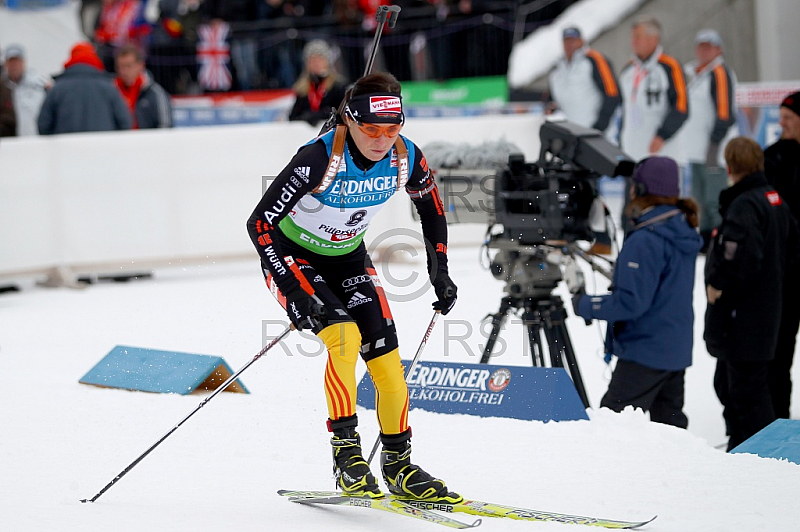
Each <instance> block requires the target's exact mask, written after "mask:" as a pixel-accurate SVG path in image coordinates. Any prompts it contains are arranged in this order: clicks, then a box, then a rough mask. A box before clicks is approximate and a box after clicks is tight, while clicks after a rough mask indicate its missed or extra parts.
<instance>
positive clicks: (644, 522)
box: [628, 515, 658, 530]
mask: <svg viewBox="0 0 800 532" xmlns="http://www.w3.org/2000/svg"><path fill="white" fill-rule="evenodd" d="M656 517H658V516H657V515H654V516H653V517H651V518H650V519H648V520H647V521H642V522H641V523H636V524H635V525H633V526H629V527H628V530H634V529H637V528H642V527H643V526H645V525H648V524H650V523H652V522H653V521H655V520H656Z"/></svg>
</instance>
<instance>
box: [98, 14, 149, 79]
mask: <svg viewBox="0 0 800 532" xmlns="http://www.w3.org/2000/svg"><path fill="white" fill-rule="evenodd" d="M143 10H144V3H143V2H142V0H103V7H102V8H101V10H100V18H99V19H98V20H97V28H96V29H95V31H94V36H93V38H92V40H93V41H94V43H95V44H96V45H97V48H98V51H99V52H98V53H99V56H100V58H101V60H102V63H103V66H104V68H105V70H106V71H108V72H113V71H114V56H115V55H116V54H115V52H116V49H117V48H119V47H120V46H122V45H124V44H127V43H129V42H136V43H140V44H141V42H142V40H143V39H144V37H145V36H146V35H147V33H148V32H149V30H150V28H149V25H148V24H147V23H146V22H145V20H144V12H143Z"/></svg>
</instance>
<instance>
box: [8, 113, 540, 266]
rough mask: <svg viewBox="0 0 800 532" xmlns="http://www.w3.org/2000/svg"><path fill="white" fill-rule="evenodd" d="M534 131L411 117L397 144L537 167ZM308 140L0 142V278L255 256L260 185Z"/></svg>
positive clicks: (286, 135) (295, 127) (492, 121)
mask: <svg viewBox="0 0 800 532" xmlns="http://www.w3.org/2000/svg"><path fill="white" fill-rule="evenodd" d="M540 124H541V118H539V117H534V116H529V115H519V116H495V117H476V118H453V119H430V120H422V119H419V120H413V121H411V122H410V123H409V124H408V125H407V126H406V128H405V130H404V134H406V135H407V136H409V137H410V138H412V139H413V140H414V141H415V142H416V143H417V144H418V145H420V146H422V147H424V146H425V145H426V143H430V142H433V141H451V142H469V143H474V144H479V143H481V142H483V141H486V140H497V139H499V138H501V137H505V139H506V140H508V141H511V142H514V143H515V144H517V145H518V146H519V147H520V148H521V149H523V151H524V152H525V155H526V157H527V158H528V159H535V158H537V157H538V150H539V140H538V132H539V126H540ZM316 133H317V130H316V128H312V127H310V126H308V125H307V124H305V123H296V122H292V123H285V122H284V123H272V124H257V125H243V126H216V127H209V128H183V129H173V130H154V131H130V132H115V133H91V134H89V133H87V134H72V135H59V136H54V137H38V138H19V139H17V138H9V139H6V138H4V139H3V140H2V142H0V226H1V227H2V231H0V276H6V277H7V276H11V275H26V274H31V273H37V272H42V271H44V270H46V269H47V268H50V267H52V266H55V265H67V266H70V267H72V269H73V270H74V271H76V272H87V273H90V272H98V271H103V272H118V271H126V270H127V271H130V270H142V269H144V268H148V267H152V266H154V265H157V264H164V263H166V262H173V263H174V262H177V261H190V260H196V259H200V260H207V259H215V258H224V257H233V256H247V255H252V256H253V257H254V258H255V256H256V255H255V250H254V249H253V246H252V244H251V242H250V239H249V238H248V235H247V231H246V229H245V223H246V221H247V218H248V217H249V215H250V213H251V212H252V210H253V208H254V207H255V205H256V203H257V202H258V199H259V197H260V196H261V192H262V190H261V187H262V177H261V176H269V175H275V174H277V173H278V172H279V171H280V170H281V169H282V168H283V166H284V165H285V164H286V163H287V162H288V160H289V159H290V157H291V156H292V155H293V154H294V153H295V151H296V150H297V148H298V147H299V146H300V145H302V144H303V143H304V142H306V141H307V140H308V139H310V138H312V137H313V136H314V135H316ZM410 213H411V211H410V208H409V201H408V200H407V199H406V198H403V197H401V198H399V199H394V200H393V201H391V202H389V204H388V205H387V207H386V208H385V209H384V211H382V212H381V213H380V214H379V216H378V217H376V219H375V220H374V222H373V225H372V227H371V229H370V232H369V233H368V234H367V236H368V237H369V236H370V235H371V234H376V233H380V232H383V231H385V230H386V229H390V228H397V227H408V228H413V229H416V228H417V227H418V223H417V222H414V221H413V220H412V218H411V214H410ZM456 233H457V231H456Z"/></svg>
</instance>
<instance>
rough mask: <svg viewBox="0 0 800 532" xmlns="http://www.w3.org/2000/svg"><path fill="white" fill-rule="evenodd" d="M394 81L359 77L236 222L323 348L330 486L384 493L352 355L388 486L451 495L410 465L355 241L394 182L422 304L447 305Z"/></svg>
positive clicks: (437, 210) (403, 410) (364, 256)
mask: <svg viewBox="0 0 800 532" xmlns="http://www.w3.org/2000/svg"><path fill="white" fill-rule="evenodd" d="M400 89H401V87H400V83H398V81H397V80H396V79H395V78H394V76H392V75H391V74H388V73H383V72H379V73H374V74H369V75H367V76H364V77H362V78H361V79H359V80H358V81H357V82H356V83H355V85H354V86H353V88H352V90H351V92H350V93H349V96H348V97H347V101H346V104H345V105H344V107H343V109H342V113H341V116H338V117H337V118H338V120H337V122H338V123H337V125H336V127H334V128H333V129H330V130H328V131H327V132H325V133H323V134H321V135H320V136H318V137H317V138H315V139H313V140H311V141H310V142H308V143H307V144H306V145H304V146H303V147H301V148H300V149H299V150H298V152H297V153H296V154H295V156H294V157H293V158H292V160H291V161H290V162H289V164H288V165H286V167H285V168H284V169H283V170H282V171H281V172H280V173H279V174H278V176H277V177H276V178H275V179H274V180H273V181H272V183H271V184H270V186H269V187H268V188H267V190H266V192H265V193H264V196H263V197H262V198H261V201H259V203H258V205H257V206H256V208H255V210H254V211H253V213H252V215H251V216H250V218H249V220H248V222H247V229H248V233H249V234H250V238H251V240H252V241H253V244H254V245H255V247H256V249H257V250H258V253H259V255H260V257H261V263H262V267H263V271H264V274H265V276H266V278H267V285H268V287H269V289H270V290H271V291H272V293H273V294H274V295H275V296H276V298H277V299H278V301H279V302H280V303H281V305H282V306H283V307H284V309H285V310H286V312H287V314H288V315H289V318H290V319H291V321H292V323H293V324H294V326H295V327H296V328H297V329H311V330H312V331H313V332H314V333H315V334H316V335H317V336H318V337H319V338H320V339H321V340H322V342H323V343H324V344H325V346H326V347H327V349H328V362H327V365H326V368H325V378H324V388H325V397H326V400H327V406H328V430H329V431H330V432H332V433H333V437H332V438H331V446H332V450H333V472H334V477H335V479H336V484H337V487H338V488H339V489H341V490H343V491H344V492H346V493H348V494H350V495H357V496H365V497H373V498H379V497H382V496H383V492H382V491H381V490H380V488H379V487H378V484H377V482H376V480H375V477H374V476H373V475H372V473H371V472H370V468H369V464H368V463H367V462H366V460H364V458H363V455H362V450H361V439H360V436H359V435H358V432H357V431H356V427H357V425H358V418H357V416H356V390H357V384H356V377H355V371H356V362H357V360H358V357H359V355H361V358H363V359H364V361H365V362H366V364H367V370H368V372H369V375H370V377H371V378H372V381H373V383H374V384H375V390H376V400H375V404H376V410H377V417H378V424H379V426H380V439H381V442H382V443H383V450H382V452H381V460H380V462H381V469H382V473H383V479H384V482H385V483H386V485H387V487H388V488H389V491H390V492H392V493H395V494H399V495H402V496H404V497H411V498H415V499H420V500H426V501H447V502H459V501H461V500H462V497H461V496H460V495H458V494H456V493H453V492H451V491H450V490H449V489H448V488H447V486H446V485H445V483H444V482H443V481H442V480H440V479H437V478H435V477H433V476H431V475H430V474H428V473H427V472H426V471H424V470H423V469H422V468H420V467H419V466H417V465H414V464H412V463H411V444H410V438H411V428H410V427H409V425H408V407H409V395H408V387H407V386H406V382H405V377H404V370H403V365H402V363H401V361H400V354H399V345H398V339H397V332H396V329H395V324H394V318H393V317H392V313H391V310H390V308H389V304H388V300H387V297H386V294H385V292H384V289H383V287H382V285H381V281H380V279H379V277H378V275H377V272H376V270H375V267H374V266H373V264H372V261H371V260H370V257H369V254H368V253H367V250H366V246H365V245H364V242H363V238H364V233H365V231H366V230H367V228H368V227H369V223H370V220H371V219H372V217H373V216H374V215H375V214H376V213H377V212H378V211H379V210H380V208H381V207H382V206H383V205H384V204H385V202H386V201H388V200H389V199H391V197H392V196H393V195H394V194H395V192H397V191H400V190H405V191H406V192H407V193H408V194H409V196H410V197H411V200H412V201H413V202H414V205H415V206H416V209H417V212H418V213H419V216H420V220H421V223H422V234H423V236H424V238H425V241H426V245H427V246H428V249H429V253H428V254H427V256H428V273H429V276H430V279H431V283H432V284H433V287H434V292H435V293H436V297H437V301H436V302H434V304H433V307H434V309H435V310H437V311H440V312H441V313H442V314H447V313H448V312H449V311H450V309H452V308H453V305H454V304H455V302H456V291H457V288H456V285H455V284H454V283H453V281H452V280H451V279H450V276H449V275H448V268H447V223H446V220H445V216H444V208H443V206H442V202H441V199H440V197H439V193H438V189H437V187H436V183H435V181H434V179H433V175H432V174H431V172H430V169H429V168H428V164H427V162H426V161H425V157H424V155H423V154H422V151H421V150H420V149H419V147H417V146H416V145H415V144H414V143H413V142H412V141H411V140H409V139H407V138H406V137H404V136H402V135H400V131H401V129H402V127H403V124H404V122H405V115H404V114H403V106H402V97H401V95H400Z"/></svg>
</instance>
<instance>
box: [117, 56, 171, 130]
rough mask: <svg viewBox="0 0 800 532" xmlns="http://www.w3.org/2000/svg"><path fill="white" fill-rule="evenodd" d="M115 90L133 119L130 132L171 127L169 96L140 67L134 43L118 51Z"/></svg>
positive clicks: (142, 66) (143, 68)
mask: <svg viewBox="0 0 800 532" xmlns="http://www.w3.org/2000/svg"><path fill="white" fill-rule="evenodd" d="M115 66H116V69H117V77H116V78H115V79H114V83H115V84H116V86H117V89H119V92H120V94H121V95H122V97H123V99H124V100H125V103H126V104H127V106H128V109H130V111H131V116H132V118H133V129H151V128H159V127H172V103H171V102H170V98H169V94H167V91H165V90H164V88H163V87H161V85H159V84H158V83H156V82H155V81H154V80H153V77H152V76H151V75H150V73H149V72H147V70H145V66H144V53H143V52H142V50H141V49H140V48H139V47H137V46H136V45H135V44H127V45H125V46H123V47H122V48H120V49H119V51H118V52H117V57H116V60H115Z"/></svg>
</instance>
